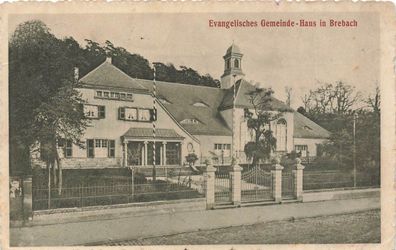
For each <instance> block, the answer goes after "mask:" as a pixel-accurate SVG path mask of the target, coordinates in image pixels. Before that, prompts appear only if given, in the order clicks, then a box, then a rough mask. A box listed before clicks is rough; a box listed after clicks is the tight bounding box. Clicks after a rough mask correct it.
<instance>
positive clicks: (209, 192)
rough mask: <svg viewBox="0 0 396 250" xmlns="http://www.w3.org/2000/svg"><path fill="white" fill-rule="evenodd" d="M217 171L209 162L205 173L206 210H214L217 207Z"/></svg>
mask: <svg viewBox="0 0 396 250" xmlns="http://www.w3.org/2000/svg"><path fill="white" fill-rule="evenodd" d="M215 171H216V168H215V167H213V165H212V163H211V162H209V161H208V162H207V163H206V170H205V172H204V181H205V194H206V209H213V208H214V206H215Z"/></svg>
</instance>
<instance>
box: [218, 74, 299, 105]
mask: <svg viewBox="0 0 396 250" xmlns="http://www.w3.org/2000/svg"><path fill="white" fill-rule="evenodd" d="M235 87H236V89H235V91H236V95H235V107H237V108H253V105H252V103H251V102H250V99H249V95H248V93H249V92H252V91H254V90H256V87H255V86H253V85H252V84H250V83H249V82H247V81H246V80H244V79H240V80H238V81H237V82H236V83H235ZM233 95H234V88H233V87H231V88H229V89H227V90H226V94H225V96H224V98H223V101H222V103H221V105H220V107H219V110H226V109H230V108H232V107H233ZM269 105H270V106H269V107H268V111H276V110H282V111H292V109H291V108H290V107H289V106H288V105H286V104H285V103H283V102H282V101H280V100H278V99H276V98H275V97H271V102H269Z"/></svg>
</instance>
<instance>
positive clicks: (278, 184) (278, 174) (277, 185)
mask: <svg viewBox="0 0 396 250" xmlns="http://www.w3.org/2000/svg"><path fill="white" fill-rule="evenodd" d="M282 170H283V167H282V166H281V165H280V159H279V158H276V159H275V164H274V167H273V169H272V170H271V173H272V196H273V198H274V199H275V202H279V203H280V202H282Z"/></svg>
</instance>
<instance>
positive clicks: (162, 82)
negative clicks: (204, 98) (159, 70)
mask: <svg viewBox="0 0 396 250" xmlns="http://www.w3.org/2000/svg"><path fill="white" fill-rule="evenodd" d="M132 79H134V80H141V81H152V80H148V79H141V78H132ZM156 83H160V84H178V85H184V86H188V87H197V88H210V89H221V88H216V87H210V86H202V85H193V84H189V83H180V82H167V81H157V80H156Z"/></svg>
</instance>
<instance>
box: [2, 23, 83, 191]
mask: <svg viewBox="0 0 396 250" xmlns="http://www.w3.org/2000/svg"><path fill="white" fill-rule="evenodd" d="M70 45H73V43H72V42H70V41H69V40H68V41H67V42H65V41H64V40H60V39H57V38H56V37H55V36H54V35H53V34H51V32H50V30H49V29H48V28H47V27H46V25H45V24H44V23H43V22H41V21H37V20H36V21H28V22H25V23H23V24H21V25H19V26H18V27H17V29H16V30H15V32H14V34H13V35H12V36H11V39H10V41H9V90H10V91H9V97H10V98H9V99H10V151H11V162H10V171H11V173H15V170H16V169H18V167H19V164H20V163H21V162H23V163H24V166H25V168H24V169H22V170H21V169H20V170H21V171H22V172H23V173H25V174H26V173H27V172H29V164H26V163H29V160H28V158H25V157H28V156H29V153H28V152H29V151H30V150H31V149H32V146H34V145H36V144H37V143H38V144H39V145H40V149H39V151H40V155H41V157H42V159H43V160H44V161H45V162H46V164H47V168H48V172H50V170H51V169H52V171H53V172H54V179H53V182H54V184H56V180H57V179H56V178H55V177H56V174H55V169H56V168H57V169H58V174H59V175H58V177H59V180H60V181H61V164H60V162H59V155H58V150H57V143H58V142H59V141H60V140H61V139H67V140H71V141H73V143H75V144H77V145H81V143H80V141H79V138H80V136H81V135H82V133H83V131H84V129H85V127H86V126H87V121H86V120H85V118H84V116H83V112H82V109H81V104H83V101H82V100H81V98H80V96H79V93H78V92H77V91H76V90H74V89H73V84H74V78H73V66H74V63H75V59H74V58H72V57H70V54H72V53H73V52H72V50H71V48H73V46H70ZM25 164H26V165H25ZM49 184H50V182H49ZM60 184H61V182H60ZM60 187H61V186H59V188H60ZM59 190H60V189H59Z"/></svg>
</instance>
